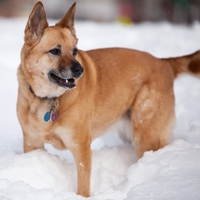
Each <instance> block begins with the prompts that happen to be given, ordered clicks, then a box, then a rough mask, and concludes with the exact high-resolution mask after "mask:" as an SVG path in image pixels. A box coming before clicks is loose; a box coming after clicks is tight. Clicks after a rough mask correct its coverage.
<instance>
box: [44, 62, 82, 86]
mask: <svg viewBox="0 0 200 200" xmlns="http://www.w3.org/2000/svg"><path fill="white" fill-rule="evenodd" d="M83 71H84V70H83V67H82V66H81V65H80V64H79V63H74V64H73V65H72V66H71V67H60V70H56V69H53V70H51V71H50V72H49V73H48V78H49V80H50V82H52V83H54V84H56V85H58V86H60V87H64V88H66V89H73V88H75V87H76V84H75V79H78V78H80V77H81V76H82V74H83Z"/></svg>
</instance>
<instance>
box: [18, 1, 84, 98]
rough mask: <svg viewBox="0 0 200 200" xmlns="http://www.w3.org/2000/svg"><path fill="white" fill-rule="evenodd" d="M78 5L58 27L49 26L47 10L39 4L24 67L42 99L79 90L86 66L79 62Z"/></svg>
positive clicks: (27, 32) (27, 30) (23, 55)
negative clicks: (78, 83) (75, 23)
mask: <svg viewBox="0 0 200 200" xmlns="http://www.w3.org/2000/svg"><path fill="white" fill-rule="evenodd" d="M75 7H76V4H75V3H74V4H73V5H72V7H71V8H70V9H69V11H68V12H67V13H66V15H65V16H64V17H63V19H62V20H60V21H59V22H58V23H57V24H56V25H55V26H49V25H48V22H47V19H46V14H45V10H44V7H43V5H42V3H41V2H38V3H37V4H36V5H35V7H34V8H33V10H32V12H31V14H30V16H29V19H28V22H27V25H26V28H25V38H24V41H25V42H24V46H23V48H22V51H21V67H22V70H23V73H24V76H25V79H26V81H27V83H28V84H29V85H30V87H31V88H32V90H33V91H34V93H35V95H36V96H38V97H48V98H51V97H58V96H60V95H62V94H63V93H64V92H65V91H66V90H70V89H73V88H75V87H76V84H77V81H78V80H79V78H80V77H81V76H82V74H83V67H82V66H81V65H80V63H79V62H78V61H77V60H76V57H77V53H78V50H77V42H78V39H77V38H76V34H75V29H74V20H75Z"/></svg>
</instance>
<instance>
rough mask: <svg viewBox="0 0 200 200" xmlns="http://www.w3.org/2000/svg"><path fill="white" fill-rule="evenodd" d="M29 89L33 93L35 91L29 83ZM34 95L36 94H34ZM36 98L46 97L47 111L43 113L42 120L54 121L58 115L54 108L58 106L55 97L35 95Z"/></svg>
mask: <svg viewBox="0 0 200 200" xmlns="http://www.w3.org/2000/svg"><path fill="white" fill-rule="evenodd" d="M29 90H30V91H31V92H32V93H33V94H34V95H35V92H34V91H33V88H32V87H31V86H30V85H29ZM35 96H36V95H35ZM36 97H37V98H40V99H48V103H49V108H50V110H49V112H46V113H45V114H44V118H43V119H44V121H45V122H48V121H50V120H51V121H52V122H54V121H55V120H56V119H57V117H58V114H57V113H56V109H57V108H58V106H59V101H58V99H57V98H56V97H52V98H48V97H38V96H36Z"/></svg>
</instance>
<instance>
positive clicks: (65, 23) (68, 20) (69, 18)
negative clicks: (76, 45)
mask: <svg viewBox="0 0 200 200" xmlns="http://www.w3.org/2000/svg"><path fill="white" fill-rule="evenodd" d="M75 15H76V2H74V4H73V5H72V6H71V8H70V9H69V10H68V12H67V13H66V14H65V16H64V17H63V18H62V19H61V20H60V21H59V22H58V23H57V24H56V26H59V27H62V28H68V29H70V30H71V31H72V33H73V34H75V28H74V22H75Z"/></svg>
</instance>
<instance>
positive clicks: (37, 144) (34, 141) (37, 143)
mask: <svg viewBox="0 0 200 200" xmlns="http://www.w3.org/2000/svg"><path fill="white" fill-rule="evenodd" d="M31 135H32V136H31ZM23 136H24V152H25V153H27V152H30V151H32V150H35V149H44V143H43V142H42V141H41V139H39V138H37V137H36V134H30V133H27V132H24V131H23Z"/></svg>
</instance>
